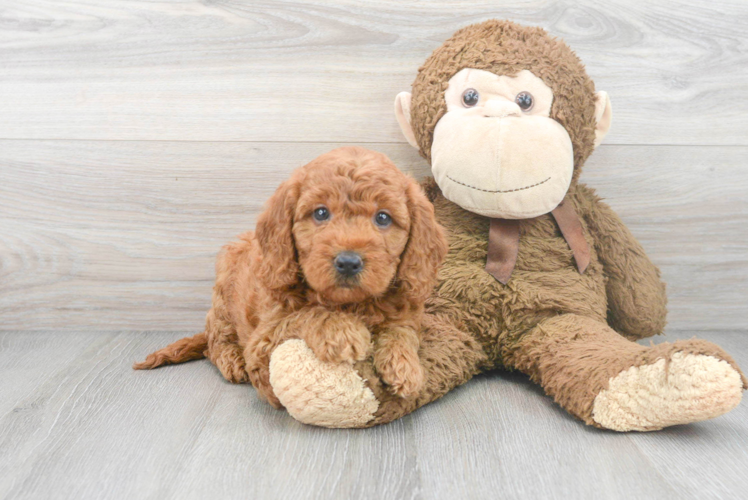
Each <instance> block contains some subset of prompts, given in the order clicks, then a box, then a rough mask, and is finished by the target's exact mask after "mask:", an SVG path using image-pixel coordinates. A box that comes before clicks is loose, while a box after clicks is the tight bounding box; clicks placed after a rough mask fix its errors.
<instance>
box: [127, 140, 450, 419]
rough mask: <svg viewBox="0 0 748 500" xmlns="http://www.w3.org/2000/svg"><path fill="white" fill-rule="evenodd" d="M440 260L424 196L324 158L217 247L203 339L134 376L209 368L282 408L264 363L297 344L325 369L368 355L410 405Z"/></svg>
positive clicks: (366, 157)
mask: <svg viewBox="0 0 748 500" xmlns="http://www.w3.org/2000/svg"><path fill="white" fill-rule="evenodd" d="M446 252H447V242H446V239H445V236H444V232H443V230H442V228H441V227H440V226H439V225H438V224H437V223H436V220H435V219H434V208H433V206H432V204H431V202H430V201H429V200H428V199H427V198H426V196H425V194H424V193H423V191H422V189H421V187H420V186H419V185H418V184H417V183H416V182H415V181H414V180H413V179H412V178H410V177H408V176H407V175H405V174H403V173H402V172H400V171H399V170H398V169H397V168H396V167H395V165H393V164H392V162H391V161H390V160H389V159H388V158H387V157H386V156H384V155H382V154H380V153H376V152H373V151H369V150H366V149H362V148H353V147H351V148H341V149H336V150H334V151H331V152H329V153H327V154H324V155H322V156H320V157H319V158H317V159H315V160H313V161H312V162H311V163H309V164H308V165H305V166H304V167H301V168H300V169H298V170H296V171H295V172H294V173H293V174H292V175H291V177H290V179H288V180H287V181H286V182H284V183H283V184H282V185H281V186H280V187H279V188H278V190H277V191H276V192H275V194H274V195H273V196H272V197H271V198H270V200H269V202H268V205H267V209H266V210H265V212H263V213H262V215H260V217H259V219H258V222H257V230H256V231H255V232H254V233H252V232H247V233H244V234H243V235H241V236H240V241H238V242H236V243H231V244H229V245H227V246H225V247H224V249H223V251H222V253H221V255H220V256H219V258H218V262H217V264H216V275H217V276H216V284H215V287H214V288H213V307H212V308H211V310H210V312H208V316H207V320H206V327H205V331H204V332H203V333H200V334H198V335H195V336H194V337H188V338H185V339H182V340H179V341H177V342H175V343H174V344H171V345H170V346H168V347H166V348H164V349H161V350H159V351H156V352H155V353H153V354H151V355H149V356H148V357H147V358H146V360H145V361H144V362H142V363H137V364H135V365H134V368H136V369H145V368H155V367H157V366H160V365H163V364H170V363H180V362H183V361H187V360H190V359H198V358H201V357H208V358H209V359H210V360H211V361H212V362H213V363H214V364H215V365H216V366H217V367H218V369H219V370H220V371H221V373H222V374H223V376H224V377H225V378H226V379H227V380H229V381H231V382H236V383H239V382H246V381H247V380H249V381H251V382H252V385H254V387H255V388H256V389H257V391H258V392H259V394H260V395H261V396H262V397H263V398H265V399H267V400H268V401H269V402H270V403H271V404H272V405H273V406H275V407H281V404H280V402H279V401H278V399H277V398H276V397H275V394H273V390H272V388H271V386H270V381H269V363H270V355H271V354H272V352H273V350H274V349H275V347H277V346H278V345H279V344H280V343H282V342H283V341H284V340H287V339H289V338H301V339H303V340H304V341H305V342H306V343H307V345H309V347H310V348H311V349H312V350H313V351H314V353H315V354H316V355H317V357H318V358H319V359H320V360H322V361H326V362H336V363H339V362H350V363H353V362H355V361H360V360H362V359H366V358H368V357H369V356H372V357H373V363H374V366H375V368H376V370H377V371H378V373H379V375H380V377H381V378H382V379H383V380H384V381H385V382H386V383H387V384H388V385H389V386H390V389H391V390H392V392H393V393H394V394H396V395H398V396H402V397H409V396H412V395H414V394H417V393H418V392H419V391H420V390H421V387H422V385H423V380H424V373H423V369H422V367H421V364H420V362H419V359H418V348H419V345H420V338H419V335H420V333H419V331H420V326H421V318H422V315H423V304H424V301H425V299H426V298H427V297H428V296H429V294H430V293H431V289H432V288H433V286H434V283H435V282H436V272H437V268H438V266H439V265H440V264H441V262H442V260H443V259H444V257H445V255H446Z"/></svg>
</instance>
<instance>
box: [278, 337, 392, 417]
mask: <svg viewBox="0 0 748 500" xmlns="http://www.w3.org/2000/svg"><path fill="white" fill-rule="evenodd" d="M270 385H271V386H272V387H273V392H275V395H276V396H277V397H278V399H279V400H280V402H281V404H283V406H285V407H286V410H287V411H288V413H289V414H290V415H291V416H292V417H293V418H295V419H296V420H298V421H299V422H303V423H305V424H310V425H318V426H321V427H363V426H364V425H365V424H366V423H367V422H369V421H371V420H372V419H373V418H374V412H376V411H377V408H378V407H379V402H378V401H377V399H376V398H375V397H374V393H373V392H372V391H371V389H369V388H368V387H366V384H364V380H363V379H362V378H361V376H360V375H359V374H358V373H357V372H356V370H354V368H353V366H352V365H351V364H350V363H345V362H343V363H323V362H322V361H320V360H319V359H318V358H317V356H315V355H314V352H312V350H311V349H310V348H309V347H308V346H307V345H306V343H305V342H304V341H303V340H300V339H292V340H287V341H286V342H284V343H283V344H281V345H280V346H278V347H277V348H276V349H275V351H273V354H272V355H271V357H270Z"/></svg>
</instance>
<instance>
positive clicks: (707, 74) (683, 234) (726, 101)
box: [0, 0, 748, 331]
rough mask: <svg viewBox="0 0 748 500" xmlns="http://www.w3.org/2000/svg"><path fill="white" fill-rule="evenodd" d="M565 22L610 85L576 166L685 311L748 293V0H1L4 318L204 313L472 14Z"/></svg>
mask: <svg viewBox="0 0 748 500" xmlns="http://www.w3.org/2000/svg"><path fill="white" fill-rule="evenodd" d="M492 17H499V18H509V19H513V20H515V21H519V22H522V23H525V24H532V25H539V26H543V27H545V28H547V29H548V30H549V31H550V32H551V33H552V34H554V35H557V36H561V37H563V38H564V39H566V40H567V42H568V43H569V44H570V45H571V46H572V48H574V49H575V51H576V52H577V53H578V54H579V55H580V57H581V58H582V59H583V60H584V61H585V62H586V64H587V69H588V72H589V74H590V75H591V76H592V78H593V79H594V80H595V81H596V83H597V87H598V88H599V89H604V90H607V91H608V92H609V94H610V96H611V99H612V102H613V108H614V124H613V129H612V131H611V133H610V135H609V136H608V138H607V139H606V141H605V143H604V145H603V146H602V147H601V148H600V149H599V150H598V151H597V152H596V153H595V154H594V155H593V157H592V158H591V159H590V161H589V162H588V165H587V167H586V170H585V173H584V175H583V181H585V182H587V183H588V184H590V185H592V186H594V187H596V188H598V190H599V192H600V193H601V194H602V195H603V196H604V197H605V198H607V199H608V202H609V203H610V204H611V205H612V206H613V207H614V208H615V209H616V210H617V211H618V212H619V213H620V214H621V216H622V217H623V219H624V220H625V221H626V222H627V223H628V224H629V225H630V226H631V228H632V230H633V231H634V233H635V234H636V235H637V236H638V237H639V238H640V239H641V241H642V242H643V244H644V246H645V248H646V249H647V251H648V252H649V254H650V255H651V257H652V259H653V260H654V261H655V263H657V264H658V265H660V266H661V268H662V270H663V275H664V277H665V279H666V281H667V282H668V283H669V296H670V328H672V329H680V330H685V329H688V330H732V329H745V319H746V317H748V167H746V163H747V162H746V160H748V97H747V96H748V36H746V34H745V27H746V26H748V4H746V3H745V2H740V1H735V2H731V1H727V0H718V1H713V2H701V1H691V2H675V1H665V2H651V1H639V2H630V1H582V2H576V1H574V2H572V1H545V0H539V1H516V0H512V1H505V0H501V1H497V0H490V1H484V2H483V1H473V2H466V3H464V4H463V3H457V2H438V1H435V2H416V1H395V0H392V1H376V2H375V1H371V2H358V1H344V0H340V1H335V2H326V1H293V2H292V1H268V2H256V1H252V2H249V1H238V0H222V1H218V2H210V3H197V2H187V1H184V2H176V1H175V2H117V1H114V0H81V1H77V2H74V3H69V2H55V1H52V0H45V1H42V0H24V1H23V2H18V1H11V0H0V320H1V321H0V329H6V330H32V329H33V330H41V329H55V330H81V329H84V330H85V329H87V330H91V331H94V330H95V331H106V330H109V331H115V330H117V331H120V330H127V329H140V330H142V329H149V330H181V331H197V330H199V329H201V328H202V322H203V317H204V314H205V311H206V310H207V308H208V307H209V300H210V289H211V286H212V279H213V260H214V257H215V254H216V252H217V251H218V249H219V247H220V246H221V245H222V244H223V243H225V242H227V241H229V240H230V239H231V238H233V237H234V236H235V235H236V234H238V233H239V232H242V231H244V230H247V229H252V228H253V226H254V222H255V218H256V215H257V214H258V212H259V211H260V210H261V207H262V202H263V201H264V200H265V199H266V198H267V197H268V196H269V194H270V193H271V192H272V191H273V190H274V189H275V187H276V186H277V185H278V183H280V182H281V181H282V180H283V179H284V178H285V177H286V176H287V175H288V173H289V172H290V171H291V170H292V169H294V168H295V167H297V166H299V165H302V164H303V163H305V162H307V161H308V160H310V159H311V158H313V157H315V156H316V155H318V154H320V153H322V152H324V151H326V150H328V149H330V148H332V147H335V146H338V145H342V144H365V145H368V146H369V147H371V148H373V149H378V150H381V151H383V152H385V153H387V154H389V155H390V156H391V157H392V158H393V160H395V162H396V163H397V164H398V165H400V166H401V167H402V168H403V169H405V170H408V171H410V172H412V173H413V174H414V175H417V176H423V175H426V174H427V173H428V167H427V165H426V164H425V162H424V161H423V160H422V159H421V158H420V157H419V156H418V155H417V154H416V153H415V152H414V151H413V150H411V149H410V147H409V146H408V145H407V144H405V142H404V140H403V138H402V137H401V136H400V132H399V130H398V128H397V125H396V123H395V120H394V118H393V116H392V101H393V98H394V96H395V94H396V93H397V92H399V91H401V90H407V89H408V88H409V85H410V83H411V81H412V80H413V78H414V75H415V72H416V69H417V68H418V66H419V64H420V63H421V62H422V61H423V60H424V59H425V58H426V56H428V54H429V53H430V52H431V51H432V50H433V49H434V48H436V47H437V46H438V45H439V43H440V42H441V41H442V40H444V39H445V38H446V37H448V36H449V35H450V34H451V33H452V32H453V31H454V30H455V29H457V28H459V27H461V26H464V25H467V24H469V23H472V22H478V21H481V20H484V19H488V18H492Z"/></svg>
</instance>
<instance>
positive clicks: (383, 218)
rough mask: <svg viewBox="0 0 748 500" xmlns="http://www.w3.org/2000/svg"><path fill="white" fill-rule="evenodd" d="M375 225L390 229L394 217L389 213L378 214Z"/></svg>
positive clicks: (375, 217)
mask: <svg viewBox="0 0 748 500" xmlns="http://www.w3.org/2000/svg"><path fill="white" fill-rule="evenodd" d="M374 224H376V225H377V226H379V227H388V226H389V225H390V224H392V216H391V215H390V214H388V213H387V212H382V211H380V212H377V215H375V216H374Z"/></svg>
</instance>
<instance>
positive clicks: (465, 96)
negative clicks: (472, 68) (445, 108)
mask: <svg viewBox="0 0 748 500" xmlns="http://www.w3.org/2000/svg"><path fill="white" fill-rule="evenodd" d="M478 99H480V94H479V93H478V91H477V90H475V89H467V90H466V91H465V92H463V93H462V105H463V106H465V107H466V108H472V107H473V106H475V105H476V104H478Z"/></svg>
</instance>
